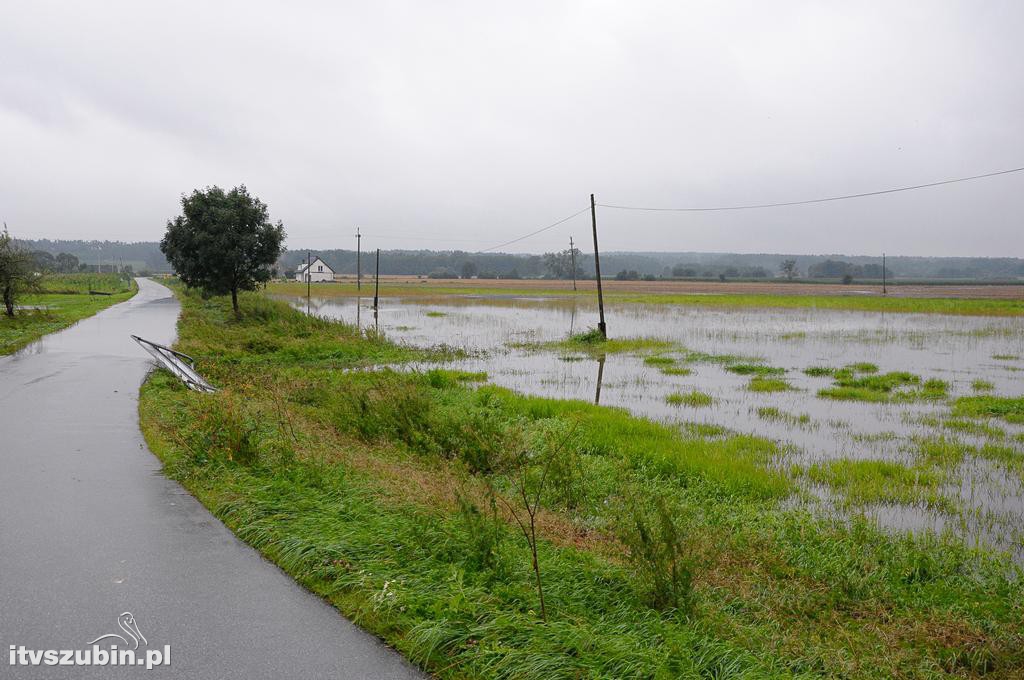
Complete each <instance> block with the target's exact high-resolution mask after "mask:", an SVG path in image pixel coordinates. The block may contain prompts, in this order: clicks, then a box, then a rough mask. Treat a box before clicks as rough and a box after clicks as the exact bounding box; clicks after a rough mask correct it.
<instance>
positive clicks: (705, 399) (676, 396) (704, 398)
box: [665, 390, 715, 408]
mask: <svg viewBox="0 0 1024 680" xmlns="http://www.w3.org/2000/svg"><path fill="white" fill-rule="evenodd" d="M665 401H666V402H667V403H669V404H672V405H673V406H692V407H693V408H701V407H704V406H711V404H713V403H715V400H714V398H712V396H711V395H710V394H707V393H706V392H700V391H698V390H693V391H692V392H685V393H684V392H673V393H672V394H670V395H668V396H667V397H665Z"/></svg>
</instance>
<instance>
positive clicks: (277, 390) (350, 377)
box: [139, 294, 1024, 680]
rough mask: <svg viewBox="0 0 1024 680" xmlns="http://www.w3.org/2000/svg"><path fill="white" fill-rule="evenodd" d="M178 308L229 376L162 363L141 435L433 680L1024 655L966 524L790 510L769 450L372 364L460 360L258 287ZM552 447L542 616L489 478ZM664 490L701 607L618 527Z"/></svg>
mask: <svg viewBox="0 0 1024 680" xmlns="http://www.w3.org/2000/svg"><path fill="white" fill-rule="evenodd" d="M182 306H183V313H182V317H181V320H180V323H179V339H178V347H179V348H180V349H181V350H182V351H185V352H188V353H190V354H194V355H196V356H198V357H199V361H200V366H199V368H200V370H201V371H203V372H204V374H206V375H207V376H209V377H210V378H211V380H213V381H214V382H216V383H217V384H218V385H220V386H221V387H222V389H221V391H220V392H218V393H217V394H213V395H205V394H198V393H194V392H190V391H188V390H186V389H184V388H182V387H181V386H180V385H179V384H178V383H177V381H176V380H174V379H173V378H171V377H170V376H168V375H167V374H165V373H163V372H156V373H154V374H152V376H151V377H150V379H149V380H148V381H147V383H146V384H145V385H144V387H143V389H142V394H141V400H140V405H139V408H140V418H141V422H142V426H143V431H144V434H145V436H146V439H147V441H148V442H149V444H150V447H151V448H152V449H153V451H154V452H155V453H156V454H157V455H158V456H159V457H160V459H161V460H162V462H163V464H164V469H165V471H166V473H167V474H168V475H170V476H172V477H174V478H175V479H177V480H179V481H181V483H182V484H184V485H185V486H186V487H187V488H188V489H189V490H190V491H191V492H192V493H193V494H195V495H196V497H197V498H199V500H200V501H201V502H203V503H204V504H205V505H206V506H207V507H208V508H210V509H211V511H212V512H213V513H214V514H215V515H216V516H217V517H219V518H220V519H222V520H223V521H224V522H225V523H226V524H227V525H228V526H229V527H230V528H231V529H232V530H233V531H235V532H236V533H237V534H238V536H239V537H240V538H242V540H245V541H246V542H248V543H250V544H251V545H253V546H254V547H256V548H257V549H258V550H260V551H261V552H262V553H263V554H264V555H265V556H267V558H268V559H270V560H272V561H274V562H275V563H276V564H278V565H279V566H280V567H281V568H282V569H284V570H285V571H287V572H288V573H289V574H291V575H292V576H293V577H294V578H295V579H296V580H297V581H299V582H300V583H302V584H303V585H304V586H306V587H307V588H309V589H310V590H312V591H313V592H315V593H318V594H319V595H321V596H323V597H324V598H326V599H327V600H328V601H329V602H330V603H331V604H333V605H334V606H335V607H337V608H338V609H339V610H340V611H341V612H343V613H344V614H345V615H347V616H349V617H351V618H352V619H353V620H354V621H356V622H357V623H358V624H359V625H361V626H363V627H365V628H367V629H368V630H370V631H372V632H374V633H375V634H377V635H379V636H380V637H382V638H383V639H385V640H386V641H387V642H388V643H389V644H391V645H393V646H394V647H395V648H396V649H398V650H399V651H400V652H402V653H403V654H405V655H406V656H407V657H409V658H410V659H412V660H413V661H414V662H415V663H416V664H418V665H419V666H420V667H422V668H424V669H426V670H427V671H429V672H430V673H432V674H434V675H436V676H438V677H441V678H549V677H609V678H611V677H615V678H619V677H635V678H776V677H777V678H788V677H794V676H798V677H807V678H810V677H844V678H872V679H874V678H878V679H879V680H880V679H882V678H890V677H904V678H917V677H920V678H931V677H941V676H942V675H943V674H952V675H955V676H974V675H980V674H982V673H984V672H987V671H989V670H995V671H997V672H999V673H1002V674H1003V675H1004V676H1006V677H1012V675H1013V674H1014V673H1015V672H1016V671H1017V670H1020V669H1022V668H1024V651H1022V650H1024V622H1022V618H1021V616H1020V603H1021V602H1022V597H1024V580H1022V578H1021V577H1022V576H1024V574H1021V573H1020V571H1019V569H1018V568H1017V567H1014V566H1013V565H1012V564H1011V563H1010V562H1009V561H1008V560H1007V559H1005V558H1004V557H1003V556H1000V555H996V554H991V553H988V552H984V551H978V550H973V549H970V548H968V547H966V546H964V545H963V544H962V543H960V542H958V541H956V540H953V539H952V538H949V537H941V536H927V535H926V536H919V537H913V536H909V535H890V534H886V533H884V532H881V531H879V530H878V529H876V528H875V527H873V526H872V525H871V524H869V523H867V522H865V521H863V520H860V519H858V518H856V517H853V518H850V519H843V520H835V521H833V520H829V519H825V518H818V517H815V516H813V515H811V514H810V513H808V512H806V511H802V510H799V509H797V508H795V507H794V506H793V505H792V504H790V503H788V501H789V500H790V499H791V498H792V495H793V493H794V491H795V486H794V481H793V480H792V479H791V477H790V476H789V474H788V472H784V468H783V466H781V465H780V464H779V463H780V462H781V461H780V459H781V457H782V455H783V453H782V451H780V449H779V447H778V446H777V445H775V444H774V443H772V442H770V441H767V440H764V439H761V438H757V437H751V436H747V435H742V434H736V433H732V432H728V431H726V430H724V429H722V428H720V427H714V426H688V425H679V426H676V425H670V424H664V423H656V422H652V421H649V420H644V419H641V418H636V417H634V416H631V415H630V414H629V413H627V412H626V411H624V410H620V409H614V408H607V407H601V406H595V405H592V404H589V403H584V402H578V401H567V400H557V399H545V398H540V397H529V396H523V395H519V394H516V393H514V392H511V391H509V390H506V389H502V388H499V387H496V386H493V385H482V386H476V385H477V382H478V380H479V378H480V376H475V375H472V374H471V375H466V374H463V373H460V372H454V371H450V370H443V369H441V370H433V371H426V372H413V371H397V370H388V369H381V368H380V367H379V364H381V363H388V364H395V363H398V362H401V361H405V360H416V361H422V360H424V359H436V358H443V357H444V356H446V353H445V352H444V351H438V352H427V353H423V352H418V351H415V350H411V349H409V348H403V347H400V346H396V345H393V344H391V343H389V342H388V341H387V340H386V339H385V338H382V337H380V336H377V335H372V334H370V335H368V334H366V333H365V332H360V331H358V330H357V329H355V328H353V327H350V326H346V325H344V324H341V323H335V322H330V321H325V320H321V319H315V318H310V317H305V316H304V315H302V314H301V313H299V312H296V311H294V310H292V309H290V308H289V307H288V306H287V305H284V304H282V303H273V302H268V301H265V300H262V299H260V298H258V297H257V296H255V295H245V296H243V297H242V309H243V315H242V318H241V319H239V320H236V319H234V318H233V316H232V314H231V312H230V305H229V304H227V303H226V301H225V300H223V299H219V298H214V299H211V300H205V301H204V300H202V299H200V298H199V297H198V296H194V295H190V294H182ZM246 347H252V348H258V349H262V350H263V351H261V352H258V353H257V352H256V351H255V350H248V351H245V350H243V348H246ZM363 369H365V370H363ZM550 442H559V443H560V444H559V447H558V448H557V449H556V450H557V451H558V456H557V458H556V463H557V464H555V465H554V466H553V467H552V468H551V470H550V477H549V479H550V485H549V486H547V487H545V490H544V493H543V494H542V496H541V506H542V512H541V521H540V523H539V527H540V542H539V563H540V565H541V568H542V574H543V583H544V588H545V593H546V599H547V609H548V620H547V622H542V621H541V620H540V617H539V613H538V611H537V597H536V592H535V590H534V586H533V581H532V572H531V568H530V564H531V563H530V554H529V551H528V550H527V548H526V546H525V542H524V541H523V540H522V537H521V535H520V534H518V533H517V531H518V530H517V529H516V527H515V525H514V523H512V522H511V519H510V518H509V517H507V516H505V515H503V514H502V513H499V514H498V515H496V516H495V515H492V514H491V513H490V510H489V508H490V506H489V505H488V504H487V503H486V502H485V501H486V499H488V498H490V496H489V495H488V492H487V489H489V488H490V489H495V493H497V494H499V495H500V496H501V497H502V498H507V499H514V497H515V495H514V493H512V491H513V489H512V486H511V477H510V476H509V475H508V474H507V473H505V472H502V471H501V468H500V467H495V465H496V463H495V461H496V460H500V457H501V455H502V454H503V452H505V451H506V449H511V450H519V449H520V447H524V448H525V449H526V450H527V451H530V452H534V453H536V452H539V451H543V447H544V446H547V445H548V443H550ZM993 455H995V454H993ZM540 472H541V470H540V469H539V468H537V467H533V468H530V469H528V470H527V474H528V475H530V477H531V478H532V479H537V478H538V476H539V474H540ZM822 474H827V473H822ZM855 474H856V473H855ZM859 474H860V477H861V478H867V479H870V478H871V475H872V474H873V475H874V476H875V477H877V476H878V475H877V474H875V473H871V474H869V473H859ZM898 475H899V473H893V474H890V475H889V477H890V478H895V477H897V476H898ZM883 478H884V475H883ZM858 484H860V482H858ZM900 484H902V485H903V486H906V481H905V480H904V481H903V482H900ZM893 486H894V487H895V486H896V485H895V484H893ZM918 486H921V487H922V488H926V487H927V484H924V483H918ZM650 498H667V499H669V500H670V501H671V507H672V508H673V509H674V515H673V516H674V517H676V518H678V521H679V522H680V526H681V527H683V529H684V539H685V545H686V555H687V560H688V561H687V564H689V565H691V567H692V569H693V589H692V604H691V605H690V606H689V607H688V608H687V609H686V610H685V611H684V610H659V609H654V608H652V607H651V606H649V600H648V599H647V598H646V596H645V594H644V590H643V585H644V583H643V581H642V580H640V579H639V577H638V573H637V572H636V570H635V568H634V567H633V566H632V565H633V564H634V561H633V560H630V559H627V558H628V555H627V554H626V552H625V550H626V549H625V547H624V546H623V544H622V543H620V542H619V541H618V540H617V538H616V537H617V536H619V533H618V532H619V527H620V526H621V523H622V522H623V521H624V520H623V518H629V517H632V515H631V514H630V513H629V512H624V508H629V507H630V503H637V502H641V501H645V500H646V499H650ZM460 508H462V509H460Z"/></svg>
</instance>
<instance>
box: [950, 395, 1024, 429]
mask: <svg viewBox="0 0 1024 680" xmlns="http://www.w3.org/2000/svg"><path fill="white" fill-rule="evenodd" d="M953 415H954V416H963V417H966V418H1001V419H1002V420H1005V421H1006V422H1008V423H1016V424H1022V423H1024V397H995V396H976V397H960V398H959V399H957V400H956V401H955V402H954V403H953Z"/></svg>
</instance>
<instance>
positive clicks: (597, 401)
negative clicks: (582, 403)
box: [594, 354, 604, 405]
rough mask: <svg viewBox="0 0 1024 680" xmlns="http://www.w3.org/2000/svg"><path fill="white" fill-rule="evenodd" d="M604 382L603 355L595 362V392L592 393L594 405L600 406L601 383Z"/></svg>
mask: <svg viewBox="0 0 1024 680" xmlns="http://www.w3.org/2000/svg"><path fill="white" fill-rule="evenodd" d="M603 380H604V355H603V354H602V355H601V358H600V359H598V360H597V390H596V391H595V392H594V403H595V404H597V405H600V404H601V382H602V381H603Z"/></svg>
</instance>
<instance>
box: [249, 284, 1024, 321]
mask: <svg viewBox="0 0 1024 680" xmlns="http://www.w3.org/2000/svg"><path fill="white" fill-rule="evenodd" d="M577 288H578V290H577V291H576V292H574V291H573V290H572V282H571V281H548V280H538V279H520V280H511V279H499V280H492V279H468V280H467V279H418V278H416V277H410V276H382V277H381V282H380V294H381V296H383V297H409V296H417V295H425V296H430V295H529V296H572V295H577V296H587V297H592V296H593V295H594V294H595V290H596V284H595V282H594V281H579V282H578V283H577ZM268 290H269V292H271V293H276V294H281V295H305V294H306V286H305V284H302V283H298V282H288V283H272V284H270V286H269V287H268ZM604 291H605V295H606V297H608V299H609V300H612V301H615V302H637V303H647V304H678V305H706V306H722V307H775V308H788V307H820V308H823V309H848V310H857V311H884V312H906V313H914V312H918V313H940V314H968V315H993V316H1017V315H1024V286H1014V285H899V286H891V287H890V288H889V293H888V294H887V295H884V296H883V295H882V290H881V286H875V285H860V284H856V283H853V284H848V285H844V284H810V283H785V282H771V281H766V282H763V283H749V282H713V281H605V282H604ZM313 294H314V295H315V296H318V297H336V296H345V297H351V296H355V295H363V296H366V297H368V296H372V295H373V282H372V280H370V279H368V278H367V279H364V280H363V287H362V291H357V290H356V286H355V282H354V280H346V281H339V282H335V283H321V284H313Z"/></svg>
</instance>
